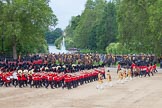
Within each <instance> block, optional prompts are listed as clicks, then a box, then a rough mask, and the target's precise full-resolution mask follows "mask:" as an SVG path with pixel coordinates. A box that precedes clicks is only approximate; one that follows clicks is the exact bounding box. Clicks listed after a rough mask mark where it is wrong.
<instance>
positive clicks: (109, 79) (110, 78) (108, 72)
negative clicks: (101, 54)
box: [106, 70, 113, 87]
mask: <svg viewBox="0 0 162 108" xmlns="http://www.w3.org/2000/svg"><path fill="white" fill-rule="evenodd" d="M106 77H107V82H108V84H109V86H110V87H112V86H113V85H112V77H111V74H110V71H109V70H108V71H107V74H106Z"/></svg>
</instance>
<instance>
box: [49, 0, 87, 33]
mask: <svg viewBox="0 0 162 108" xmlns="http://www.w3.org/2000/svg"><path fill="white" fill-rule="evenodd" d="M86 1H87V0H51V2H50V6H51V7H52V9H53V11H54V14H55V15H56V16H57V18H58V20H59V21H58V24H57V26H56V27H60V28H62V29H63V30H64V29H65V28H66V26H67V25H68V24H69V21H70V19H71V17H72V16H77V15H79V14H81V13H82V12H83V10H84V7H85V3H86Z"/></svg>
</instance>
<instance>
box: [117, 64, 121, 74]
mask: <svg viewBox="0 0 162 108" xmlns="http://www.w3.org/2000/svg"><path fill="white" fill-rule="evenodd" d="M120 70H121V65H120V63H118V68H117V74H118V72H119V71H120Z"/></svg>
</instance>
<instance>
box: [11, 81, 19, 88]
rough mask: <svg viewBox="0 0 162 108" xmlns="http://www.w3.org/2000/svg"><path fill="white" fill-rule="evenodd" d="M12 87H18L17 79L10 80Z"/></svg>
mask: <svg viewBox="0 0 162 108" xmlns="http://www.w3.org/2000/svg"><path fill="white" fill-rule="evenodd" d="M12 85H13V86H15V87H16V86H17V85H18V80H17V79H13V80H12Z"/></svg>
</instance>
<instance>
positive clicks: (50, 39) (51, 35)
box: [45, 28, 63, 44]
mask: <svg viewBox="0 0 162 108" xmlns="http://www.w3.org/2000/svg"><path fill="white" fill-rule="evenodd" d="M62 33H63V31H62V29H61V28H56V29H55V30H53V31H48V32H46V33H45V35H46V40H47V43H48V44H54V42H55V40H56V39H57V38H59V37H60V36H62Z"/></svg>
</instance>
